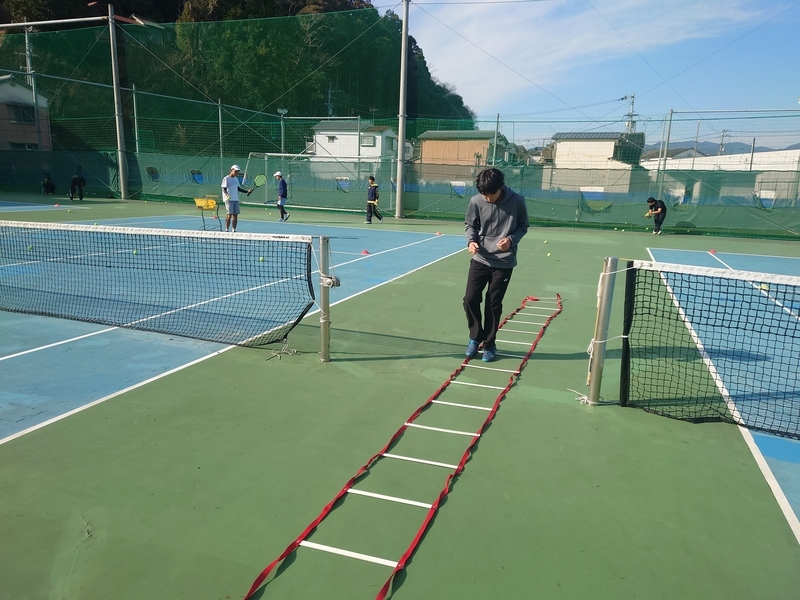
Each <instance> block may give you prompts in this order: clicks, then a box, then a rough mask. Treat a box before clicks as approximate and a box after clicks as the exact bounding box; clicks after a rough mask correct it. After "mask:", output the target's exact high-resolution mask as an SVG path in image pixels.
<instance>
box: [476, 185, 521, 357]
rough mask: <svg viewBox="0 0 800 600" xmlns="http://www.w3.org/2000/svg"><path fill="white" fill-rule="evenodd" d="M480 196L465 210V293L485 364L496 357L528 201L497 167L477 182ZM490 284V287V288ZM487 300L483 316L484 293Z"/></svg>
mask: <svg viewBox="0 0 800 600" xmlns="http://www.w3.org/2000/svg"><path fill="white" fill-rule="evenodd" d="M475 187H477V188H478V193H477V194H476V195H475V196H473V197H472V198H471V199H470V201H469V206H467V215H466V217H465V219H464V222H465V225H466V237H467V249H468V250H469V253H470V254H471V255H472V260H470V261H469V274H468V275H467V291H466V294H465V295H464V312H466V314H467V326H468V327H469V344H468V345H467V356H472V355H473V354H475V353H476V352H477V351H478V348H479V346H480V344H481V343H483V360H484V362H491V361H493V360H494V359H495V356H496V353H497V348H496V346H495V340H496V338H497V328H498V327H499V326H500V322H501V320H502V318H503V298H504V297H505V295H506V290H507V289H508V284H509V282H510V281H511V273H512V271H513V270H514V267H516V266H517V245H518V244H519V242H520V240H521V239H522V237H523V236H524V235H525V234H526V233H527V232H528V208H527V206H526V205H525V198H523V197H522V196H521V195H520V194H518V193H517V192H515V191H513V190H512V189H510V188H509V187H508V186H506V184H505V176H504V175H503V172H502V171H500V170H499V169H486V170H484V171H481V172H480V173H478V177H477V179H476V180H475ZM487 286H488V289H486V288H487ZM484 289H486V302H485V306H484V307H483V309H484V310H483V312H484V314H483V315H481V304H482V303H483V290H484Z"/></svg>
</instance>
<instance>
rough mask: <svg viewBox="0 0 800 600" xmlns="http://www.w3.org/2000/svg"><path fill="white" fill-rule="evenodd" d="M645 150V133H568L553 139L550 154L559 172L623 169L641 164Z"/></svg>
mask: <svg viewBox="0 0 800 600" xmlns="http://www.w3.org/2000/svg"><path fill="white" fill-rule="evenodd" d="M643 148H644V133H615V132H609V131H590V132H568V133H556V134H555V135H553V145H552V147H551V148H546V149H545V150H550V152H544V151H543V152H542V156H543V157H545V156H547V157H551V158H552V161H553V165H554V166H555V168H557V169H622V170H628V171H629V170H631V168H632V167H633V166H636V165H638V164H639V161H640V159H641V157H642V150H643Z"/></svg>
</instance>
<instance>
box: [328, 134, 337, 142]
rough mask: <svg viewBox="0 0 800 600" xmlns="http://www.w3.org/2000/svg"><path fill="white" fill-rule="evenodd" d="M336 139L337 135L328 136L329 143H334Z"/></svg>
mask: <svg viewBox="0 0 800 600" xmlns="http://www.w3.org/2000/svg"><path fill="white" fill-rule="evenodd" d="M335 141H336V136H335V135H329V136H328V143H329V144H332V143H333V142H335Z"/></svg>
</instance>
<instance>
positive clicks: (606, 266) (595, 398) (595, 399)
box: [587, 256, 618, 404]
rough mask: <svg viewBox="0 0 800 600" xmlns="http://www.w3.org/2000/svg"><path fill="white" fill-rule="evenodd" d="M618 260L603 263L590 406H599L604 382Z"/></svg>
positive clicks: (592, 350)
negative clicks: (601, 387)
mask: <svg viewBox="0 0 800 600" xmlns="http://www.w3.org/2000/svg"><path fill="white" fill-rule="evenodd" d="M617 262H618V259H617V258H615V257H613V256H607V257H606V259H605V261H604V263H603V273H602V274H601V275H600V282H599V283H598V285H597V320H596V321H595V326H594V337H592V343H591V346H589V382H588V383H589V395H588V397H587V403H588V404H599V402H600V385H601V383H602V380H603V366H604V363H605V357H606V342H607V341H608V323H609V321H610V319H611V301H612V299H613V297H614V282H615V280H616V275H617Z"/></svg>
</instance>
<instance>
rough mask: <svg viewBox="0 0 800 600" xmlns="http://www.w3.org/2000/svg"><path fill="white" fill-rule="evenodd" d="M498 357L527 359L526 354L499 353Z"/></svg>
mask: <svg viewBox="0 0 800 600" xmlns="http://www.w3.org/2000/svg"><path fill="white" fill-rule="evenodd" d="M497 356H507V357H509V358H520V359H521V358H525V355H524V354H509V353H508V352H498V353H497Z"/></svg>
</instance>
